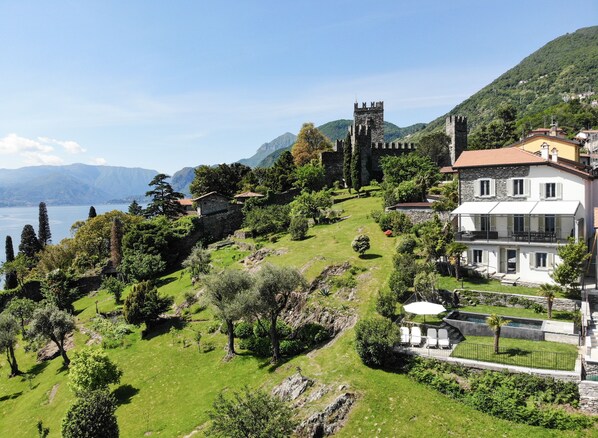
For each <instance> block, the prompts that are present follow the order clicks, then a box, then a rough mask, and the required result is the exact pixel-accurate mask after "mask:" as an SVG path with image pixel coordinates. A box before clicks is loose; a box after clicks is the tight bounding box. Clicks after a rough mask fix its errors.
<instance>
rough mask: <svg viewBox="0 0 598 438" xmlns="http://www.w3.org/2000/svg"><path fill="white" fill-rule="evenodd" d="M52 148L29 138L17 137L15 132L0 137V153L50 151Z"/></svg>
mask: <svg viewBox="0 0 598 438" xmlns="http://www.w3.org/2000/svg"><path fill="white" fill-rule="evenodd" d="M53 150H54V148H53V147H52V146H50V145H48V144H44V143H41V142H39V141H37V140H32V139H30V138H25V137H19V136H18V135H17V134H14V133H12V134H8V135H7V136H6V137H4V138H2V139H0V154H20V153H24V152H42V153H46V154H47V153H48V152H52V151H53Z"/></svg>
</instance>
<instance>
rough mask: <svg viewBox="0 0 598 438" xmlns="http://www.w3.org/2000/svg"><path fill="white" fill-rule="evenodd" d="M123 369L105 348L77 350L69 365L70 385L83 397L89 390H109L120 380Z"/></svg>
mask: <svg viewBox="0 0 598 438" xmlns="http://www.w3.org/2000/svg"><path fill="white" fill-rule="evenodd" d="M121 376H122V371H121V370H120V369H119V368H118V367H117V366H116V365H115V364H114V362H112V361H111V360H110V359H109V358H108V355H107V354H106V353H105V352H104V351H103V350H98V349H92V348H84V349H83V350H81V351H79V352H76V353H75V354H74V356H73V360H72V362H71V365H70V367H69V386H70V387H71V389H72V390H73V392H74V393H75V394H76V395H77V396H79V397H81V396H83V395H84V394H85V393H87V392H89V391H96V390H98V389H103V390H108V385H110V384H113V383H118V382H120V377H121Z"/></svg>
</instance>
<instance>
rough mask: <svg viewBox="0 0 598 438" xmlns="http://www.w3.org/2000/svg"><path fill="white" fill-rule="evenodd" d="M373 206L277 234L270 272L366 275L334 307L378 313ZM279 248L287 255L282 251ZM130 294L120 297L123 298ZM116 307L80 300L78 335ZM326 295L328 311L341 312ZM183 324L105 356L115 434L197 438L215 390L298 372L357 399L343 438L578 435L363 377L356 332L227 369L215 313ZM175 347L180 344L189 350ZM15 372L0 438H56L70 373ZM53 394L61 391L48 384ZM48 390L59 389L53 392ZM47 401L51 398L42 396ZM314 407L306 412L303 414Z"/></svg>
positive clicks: (379, 240)
mask: <svg viewBox="0 0 598 438" xmlns="http://www.w3.org/2000/svg"><path fill="white" fill-rule="evenodd" d="M380 203H381V201H380V199H379V198H374V197H372V198H363V199H352V200H348V201H345V202H342V203H340V204H337V206H336V207H337V208H343V209H344V210H345V215H347V216H348V218H347V219H346V220H344V221H341V222H339V223H337V224H333V225H326V226H324V225H323V226H316V227H314V228H312V229H310V232H309V236H310V237H309V238H308V239H306V240H304V241H302V242H292V241H290V240H289V238H288V237H286V236H285V237H283V238H282V239H280V240H279V241H278V242H277V243H275V244H268V246H271V247H272V248H274V249H279V250H281V251H280V252H281V253H282V254H281V255H278V256H271V257H269V258H268V260H269V261H270V262H272V263H276V264H280V265H285V266H297V267H299V268H301V269H302V270H303V271H304V273H305V274H306V275H307V277H308V279H313V278H314V277H315V276H316V275H317V274H318V273H319V272H320V271H321V270H322V269H323V268H324V267H326V266H328V265H330V264H333V263H341V262H344V261H347V260H348V261H350V262H351V263H352V264H354V265H355V266H358V267H361V268H364V270H363V271H362V272H361V273H360V274H359V275H358V277H357V279H358V293H357V297H356V299H355V300H354V301H344V302H343V303H342V305H345V306H347V307H348V308H354V309H356V310H357V311H358V312H359V313H360V314H361V315H367V314H370V313H372V312H373V311H374V310H373V309H374V296H375V293H376V292H377V291H378V289H379V288H380V287H382V285H383V284H384V282H385V281H386V278H387V276H388V275H389V273H390V270H391V265H392V254H393V252H394V245H395V239H394V238H387V237H385V236H384V235H383V234H382V233H381V232H380V230H379V228H378V227H377V225H376V224H375V223H374V222H373V221H372V220H371V219H368V217H367V216H368V213H369V212H370V211H371V210H373V209H378V208H379V207H380ZM357 233H367V234H368V235H369V236H370V238H371V246H372V249H371V250H370V251H369V252H368V256H366V257H365V258H363V259H360V258H358V257H357V255H356V254H355V253H354V252H353V251H352V249H351V247H350V243H351V240H352V239H353V237H354V236H355V235H356V234H357ZM285 250H286V251H285ZM241 255H242V254H238V253H236V252H235V251H234V250H232V249H230V248H227V249H223V250H221V251H219V252H217V253H216V254H215V259H216V261H217V262H216V263H217V264H218V265H220V266H222V265H230V266H238V262H237V260H238V258H239V257H240V256H241ZM163 283H164V285H163V286H162V287H161V288H160V289H161V292H162V293H168V294H169V295H172V296H174V297H175V301H176V302H181V301H182V299H183V295H184V293H185V292H186V291H191V290H194V288H193V286H192V285H191V282H190V280H189V277H188V275H187V274H184V273H181V272H176V273H174V274H170V275H168V276H166V277H165V278H163ZM125 293H126V292H125ZM96 301H97V302H98V307H99V309H100V311H108V310H111V309H113V308H114V307H115V304H114V302H113V300H112V298H111V297H110V296H109V295H107V294H106V293H104V292H100V293H98V294H97V295H95V296H93V297H85V298H83V299H81V300H79V301H78V302H77V303H76V309H77V313H78V316H77V317H78V319H79V323H80V324H82V325H84V326H86V325H88V321H89V320H90V318H92V317H93V315H94V313H95V302H96ZM338 303H339V301H338V300H337V301H335V300H334V297H330V305H339V304H338ZM191 316H192V322H191V323H189V324H188V325H186V326H174V329H172V330H171V326H170V325H168V324H164V325H163V326H162V327H161V328H160V329H159V330H158V331H157V332H155V333H152V334H151V336H150V337H149V338H148V339H144V340H141V339H140V331H139V330H137V331H136V332H135V333H133V334H131V335H129V336H128V337H127V339H126V344H127V345H128V346H127V347H121V348H116V349H110V350H107V352H108V354H109V356H110V357H111V358H112V360H114V362H116V363H117V364H118V366H119V367H121V368H122V369H123V371H124V374H123V377H122V382H121V384H120V385H119V386H117V387H116V388H113V389H115V394H116V395H117V397H118V399H119V401H120V405H119V407H118V409H117V416H118V421H119V425H120V429H121V436H122V437H124V438H127V437H141V436H144V435H145V434H151V435H152V436H163V437H182V436H185V435H187V434H189V433H190V432H191V431H193V430H194V429H195V428H199V433H198V434H197V435H196V436H202V435H203V434H202V431H203V430H204V428H205V427H206V422H207V421H208V417H207V413H206V411H207V410H208V409H209V408H210V407H211V404H212V402H213V400H214V398H215V396H216V394H217V393H218V392H219V391H220V390H221V389H224V388H226V389H239V388H241V387H242V386H244V385H248V386H249V387H252V388H255V387H263V388H265V389H266V390H269V389H270V388H272V387H273V386H274V385H276V384H278V383H279V382H280V381H281V380H282V379H283V378H285V377H287V376H289V375H291V374H292V373H294V372H295V370H296V367H297V366H299V367H301V369H302V372H303V374H305V375H307V376H309V377H313V378H315V379H317V380H318V382H322V383H325V384H330V385H334V387H338V385H341V384H343V385H347V387H348V390H349V391H354V392H356V393H357V395H358V397H359V399H358V401H357V403H356V405H355V407H354V409H353V411H352V412H351V414H350V416H349V419H348V421H347V424H346V426H345V427H344V428H343V429H342V430H341V431H340V433H339V434H338V436H340V437H356V436H359V437H361V436H372V437H373V436H379V437H386V436H449V435H457V436H464V435H467V436H521V437H523V436H525V437H550V436H555V437H556V436H575V435H573V434H567V433H563V432H553V431H549V430H545V429H542V428H537V427H530V426H524V425H519V424H514V423H510V422H508V421H504V420H497V419H495V418H493V417H491V416H489V415H486V414H482V413H480V412H478V411H475V410H473V409H471V408H469V407H467V406H465V405H462V404H459V403H457V402H455V401H453V400H451V399H449V398H447V397H445V396H443V395H440V394H438V393H437V392H435V391H433V390H431V389H429V388H427V387H425V386H423V385H420V384H418V383H415V382H413V381H412V380H410V379H408V378H407V377H405V376H403V375H398V374H393V373H389V372H386V371H382V370H376V369H371V368H367V367H365V366H364V365H362V363H361V361H360V359H359V357H358V356H357V354H356V353H355V348H354V334H353V330H347V331H346V332H344V333H343V334H342V335H340V336H339V338H337V339H336V340H335V341H333V342H331V343H329V344H327V345H325V346H324V347H322V348H320V349H318V350H315V351H312V352H311V353H309V354H306V355H301V356H298V357H296V358H293V359H291V360H289V361H288V362H286V363H284V364H282V365H280V366H279V367H276V368H273V367H271V366H270V364H269V363H268V361H267V360H263V359H257V358H254V357H252V356H251V355H248V354H245V353H242V354H241V355H240V356H238V357H236V358H235V359H234V360H232V361H231V362H227V363H224V362H222V361H221V359H222V357H223V355H224V350H223V348H224V346H225V336H224V335H222V334H209V333H208V332H209V328H210V326H213V325H214V323H215V321H214V319H213V315H212V313H211V311H210V310H209V309H208V310H204V311H201V312H198V313H193V314H192V315H191ZM195 330H201V331H202V333H203V335H204V336H203V338H202V343H204V344H205V343H213V344H214V346H215V349H214V350H213V351H211V352H208V353H199V352H198V350H197V347H196V346H195V345H194V344H193V341H192V339H193V334H194V331H195ZM183 339H185V340H186V341H187V344H188V346H187V347H186V348H185V347H184V345H183V342H182V341H183ZM86 341H87V336H85V335H83V334H81V333H77V335H76V345H77V348H81V347H82V346H83V345H84V343H85V342H86ZM17 353H18V359H19V364H20V366H21V369H23V370H28V371H29V372H30V375H31V379H30V380H28V379H26V378H21V377H18V378H13V379H8V378H6V373H7V365H6V362H5V359H4V357H3V356H2V359H0V364H1V365H2V368H1V371H2V374H3V375H2V377H1V378H0V418H1V419H2V420H1V421H0V436H3V437H4V436H10V437H11V438H21V437H23V438H25V437H27V438H29V437H32V436H36V431H35V426H36V423H37V420H38V419H42V420H43V421H44V424H45V425H46V426H49V427H50V429H51V433H50V437H58V436H59V435H60V422H61V419H62V417H63V416H64V414H65V412H66V410H67V408H68V406H69V405H70V404H71V403H72V401H73V400H74V396H73V394H72V393H71V391H70V389H69V388H68V386H67V372H66V371H64V370H62V369H61V362H60V359H55V360H52V361H50V362H46V363H44V364H41V365H36V364H35V358H34V354H33V353H24V351H23V349H22V348H20V347H19V348H18V349H17ZM56 385H58V386H56ZM53 388H54V389H55V390H54V391H53ZM52 393H54V394H53V397H52V399H51V401H50V398H51V397H50V396H51V394H52ZM329 401H330V399H326V400H323V401H322V402H321V403H320V404H319V405H314V406H308V407H307V408H306V410H305V411H304V412H303V413H304V414H307V413H310V412H313V411H314V410H315V409H316V408H317V407H318V406H320V407H321V405H322V404H323V403H325V402H329Z"/></svg>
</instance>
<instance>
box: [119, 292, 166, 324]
mask: <svg viewBox="0 0 598 438" xmlns="http://www.w3.org/2000/svg"><path fill="white" fill-rule="evenodd" d="M172 303H173V298H172V297H163V296H160V295H159V294H158V289H157V288H156V287H155V286H153V285H152V284H151V283H150V282H149V281H144V282H141V283H137V284H134V285H133V287H132V288H131V293H130V294H129V295H127V298H126V299H125V304H124V306H123V314H124V317H125V320H126V321H127V322H128V323H129V324H134V325H141V324H142V323H145V326H146V328H147V331H150V330H151V329H152V328H153V326H154V325H155V323H156V322H157V321H158V320H159V319H160V315H161V314H162V313H164V312H166V311H167V310H168V309H170V306H172Z"/></svg>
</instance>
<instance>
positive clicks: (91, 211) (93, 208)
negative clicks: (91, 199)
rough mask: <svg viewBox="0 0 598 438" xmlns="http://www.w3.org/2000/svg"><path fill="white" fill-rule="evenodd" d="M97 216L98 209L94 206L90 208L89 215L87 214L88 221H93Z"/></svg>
mask: <svg viewBox="0 0 598 438" xmlns="http://www.w3.org/2000/svg"><path fill="white" fill-rule="evenodd" d="M97 215H98V214H97V213H96V208H95V207H94V206H93V205H92V206H91V207H89V213H88V214H87V219H93V218H94V217H96V216H97Z"/></svg>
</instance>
